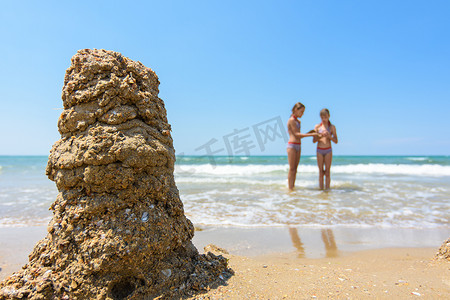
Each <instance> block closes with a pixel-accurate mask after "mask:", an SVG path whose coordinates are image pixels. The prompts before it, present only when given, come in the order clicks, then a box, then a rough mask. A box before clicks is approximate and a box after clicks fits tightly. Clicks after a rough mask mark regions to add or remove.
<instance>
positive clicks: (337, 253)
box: [0, 226, 450, 280]
mask: <svg viewBox="0 0 450 300" xmlns="http://www.w3.org/2000/svg"><path fill="white" fill-rule="evenodd" d="M46 228H47V227H46V226H32V227H5V228H0V268H1V270H0V280H2V279H4V278H5V277H7V276H9V275H11V274H12V273H13V272H15V271H18V270H20V268H21V267H22V266H23V265H24V264H26V263H27V262H28V255H29V254H31V251H32V250H33V247H34V245H35V244H36V243H37V242H38V241H39V240H41V239H43V238H44V237H45V236H46V234H47V229H46ZM449 236H450V229H449V228H435V229H408V228H401V229H394V228H345V227H336V228H307V227H306V228H305V227H287V226H286V227H263V228H242V227H209V226H196V231H195V235H194V238H193V240H192V242H193V243H194V245H195V246H196V247H197V249H198V250H199V252H200V253H203V249H204V247H205V246H207V245H208V244H213V245H215V246H217V247H220V248H223V249H226V250H227V251H228V252H229V253H230V255H232V256H233V257H245V258H249V259H259V258H261V257H265V256H279V255H281V256H283V257H285V258H290V259H305V260H320V259H340V258H345V257H348V256H352V255H355V254H358V253H361V252H364V251H380V252H383V251H385V250H386V249H405V250H406V249H428V250H429V251H431V252H433V251H434V252H436V251H437V250H438V248H439V246H440V245H441V244H442V242H443V241H444V240H446V239H447V238H448V237H449ZM432 250H433V251H432ZM430 259H431V257H430Z"/></svg>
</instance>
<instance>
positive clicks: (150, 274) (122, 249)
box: [0, 49, 232, 299]
mask: <svg viewBox="0 0 450 300" xmlns="http://www.w3.org/2000/svg"><path fill="white" fill-rule="evenodd" d="M158 85H159V80H158V77H157V76H156V74H155V73H154V72H153V71H152V70H151V69H149V68H146V67H145V66H144V65H142V64H141V63H140V62H135V61H132V60H130V59H128V58H126V57H124V56H122V55H121V54H120V53H117V52H113V51H105V50H89V49H85V50H80V51H78V52H77V54H76V55H75V56H74V57H73V58H72V64H71V66H70V67H69V68H68V69H67V71H66V75H65V78H64V87H63V92H62V100H63V104H64V111H63V112H62V114H61V117H60V119H59V121H58V128H59V132H60V133H61V139H60V140H59V141H57V142H56V143H55V144H54V145H53V147H52V149H51V152H50V156H49V161H48V165H47V170H46V173H47V175H48V177H49V178H50V179H51V180H53V181H55V183H56V185H57V188H58V191H59V194H58V196H57V199H56V201H55V202H54V203H53V204H52V206H51V209H52V210H53V218H52V220H51V221H50V223H49V226H48V235H47V236H46V237H45V238H44V239H43V240H41V241H40V242H38V243H37V245H36V246H35V247H34V250H33V252H32V253H31V255H30V256H29V262H28V264H27V265H26V266H24V268H23V269H22V270H21V271H19V272H17V273H15V274H13V275H11V276H9V277H8V278H6V279H5V280H4V281H3V282H2V283H1V284H0V299H17V298H28V299H144V298H149V299H152V298H157V297H161V298H169V297H175V296H177V295H183V294H190V293H192V291H195V290H201V289H205V288H207V286H208V285H212V284H215V283H220V282H221V281H223V280H225V279H226V278H227V277H228V276H230V275H231V273H230V272H232V271H231V270H229V269H228V268H227V261H226V259H225V258H223V257H221V256H216V255H214V254H211V253H209V254H206V255H200V254H199V253H198V251H197V249H196V248H195V247H194V246H193V244H192V242H191V239H192V237H193V234H194V228H193V225H192V223H191V222H190V221H189V220H188V219H187V218H186V217H185V215H184V210H183V204H182V202H181V201H180V197H179V193H178V189H177V187H176V185H175V181H174V177H173V170H174V162H175V151H174V148H173V142H172V137H171V135H170V125H169V123H168V121H167V116H166V110H165V107H164V102H163V101H162V100H161V99H160V98H158Z"/></svg>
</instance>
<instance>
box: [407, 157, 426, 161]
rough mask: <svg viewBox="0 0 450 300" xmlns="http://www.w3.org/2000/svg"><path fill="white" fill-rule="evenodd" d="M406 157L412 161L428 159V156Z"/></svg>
mask: <svg viewBox="0 0 450 300" xmlns="http://www.w3.org/2000/svg"><path fill="white" fill-rule="evenodd" d="M406 159H407V160H412V161H425V160H427V159H428V157H407V158H406Z"/></svg>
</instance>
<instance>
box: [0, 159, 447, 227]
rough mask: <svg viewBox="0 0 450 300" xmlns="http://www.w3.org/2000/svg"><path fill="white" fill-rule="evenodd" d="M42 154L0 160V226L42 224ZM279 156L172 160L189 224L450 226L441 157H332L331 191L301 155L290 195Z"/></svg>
mask: <svg viewBox="0 0 450 300" xmlns="http://www.w3.org/2000/svg"><path fill="white" fill-rule="evenodd" d="M46 163H47V157H45V156H39V157H18V156H0V227H5V226H30V225H43V224H46V223H47V222H48V221H49V219H50V217H51V212H50V211H49V210H48V208H49V207H50V204H51V203H52V202H53V201H54V200H55V198H56V195H57V190H56V187H55V185H54V183H53V182H51V181H50V180H49V179H47V177H46V176H45V166H46ZM287 171H288V165H287V158H286V156H251V157H239V156H236V157H231V158H230V157H198V156H180V157H178V158H177V163H176V167H175V180H176V183H177V186H178V189H179V190H180V196H181V199H182V201H183V203H184V207H185V213H186V215H187V216H188V217H189V218H190V219H191V220H192V221H193V223H194V224H196V225H207V226H208V225H213V226H240V227H264V226H286V225H295V226H303V227H317V228H320V227H336V226H344V227H379V228H385V227H396V228H436V227H440V228H450V214H449V211H450V201H449V200H450V157H449V156H335V157H334V158H333V166H332V168H331V173H332V180H331V188H332V189H331V190H330V191H328V192H323V191H320V190H319V189H318V182H317V177H318V168H317V166H316V160H315V156H303V157H302V159H301V161H300V165H299V168H298V175H297V181H296V191H294V192H289V191H288V190H287V179H286V178H287Z"/></svg>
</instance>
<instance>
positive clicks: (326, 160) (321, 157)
mask: <svg viewBox="0 0 450 300" xmlns="http://www.w3.org/2000/svg"><path fill="white" fill-rule="evenodd" d="M320 118H321V119H322V123H320V124H317V125H316V127H314V130H315V131H316V132H318V133H319V136H315V137H314V138H313V142H314V143H316V142H317V166H318V167H319V187H320V189H321V190H323V177H324V176H325V180H326V183H325V184H326V186H325V188H326V189H329V188H330V182H331V178H330V168H331V162H332V160H333V150H332V149H331V141H333V142H334V143H335V144H337V142H338V138H337V134H336V127H335V126H334V125H332V124H331V122H330V111H329V110H328V109H326V108H324V109H322V110H321V111H320ZM324 167H325V168H324Z"/></svg>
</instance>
